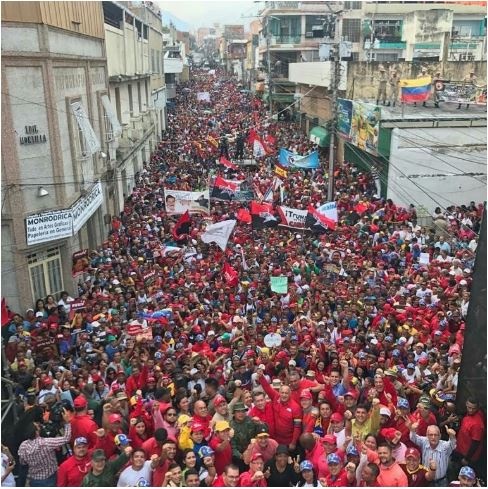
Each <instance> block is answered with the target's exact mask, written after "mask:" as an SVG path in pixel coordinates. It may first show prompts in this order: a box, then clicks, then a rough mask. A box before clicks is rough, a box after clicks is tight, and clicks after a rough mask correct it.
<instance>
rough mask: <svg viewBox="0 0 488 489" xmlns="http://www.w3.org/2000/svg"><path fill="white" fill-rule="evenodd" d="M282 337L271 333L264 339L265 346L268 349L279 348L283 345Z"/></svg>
mask: <svg viewBox="0 0 488 489" xmlns="http://www.w3.org/2000/svg"><path fill="white" fill-rule="evenodd" d="M282 341H283V340H282V339H281V336H280V335H279V334H278V333H269V334H267V335H266V336H265V337H264V344H265V345H266V346H267V347H268V348H274V347H278V346H280V345H281V343H282Z"/></svg>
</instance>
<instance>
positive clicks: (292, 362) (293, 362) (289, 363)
mask: <svg viewBox="0 0 488 489" xmlns="http://www.w3.org/2000/svg"><path fill="white" fill-rule="evenodd" d="M288 365H289V366H290V367H296V366H297V362H295V360H290V361H289V362H288Z"/></svg>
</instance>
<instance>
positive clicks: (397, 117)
mask: <svg viewBox="0 0 488 489" xmlns="http://www.w3.org/2000/svg"><path fill="white" fill-rule="evenodd" d="M362 101H363V102H367V103H372V104H375V103H376V100H366V99H364V100H362ZM426 105H427V107H423V106H422V103H418V104H417V107H415V106H414V105H410V104H408V105H405V106H404V107H403V110H402V106H401V105H397V106H395V107H387V106H383V105H380V106H379V107H380V108H381V121H382V126H383V127H388V123H389V122H405V123H407V125H408V126H410V127H411V125H412V124H411V123H412V122H419V123H420V124H421V125H423V124H422V123H423V122H425V123H429V124H428V125H429V126H431V125H432V124H430V123H431V122H432V121H439V122H441V121H446V122H447V121H450V123H451V124H449V125H452V122H453V121H458V122H459V124H460V125H463V126H466V125H467V126H470V125H476V126H486V105H470V106H469V109H467V108H466V105H465V104H462V106H461V109H458V108H457V107H458V106H457V104H453V103H442V102H441V103H440V104H439V108H436V107H434V103H433V102H432V101H429V102H427V104H426ZM402 112H403V113H402ZM441 124H442V122H441ZM400 125H401V124H400ZM398 126H399V124H395V127H398ZM392 127H393V126H392Z"/></svg>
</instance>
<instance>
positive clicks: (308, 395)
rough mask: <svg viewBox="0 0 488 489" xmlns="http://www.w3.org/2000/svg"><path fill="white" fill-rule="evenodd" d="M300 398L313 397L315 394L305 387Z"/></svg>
mask: <svg viewBox="0 0 488 489" xmlns="http://www.w3.org/2000/svg"><path fill="white" fill-rule="evenodd" d="M300 399H313V395H312V393H311V392H310V391H309V390H308V389H303V390H302V392H300Z"/></svg>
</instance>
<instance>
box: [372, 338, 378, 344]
mask: <svg viewBox="0 0 488 489" xmlns="http://www.w3.org/2000/svg"><path fill="white" fill-rule="evenodd" d="M370 343H371V344H372V345H377V344H378V340H377V339H376V338H373V339H372V340H371V341H370Z"/></svg>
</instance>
